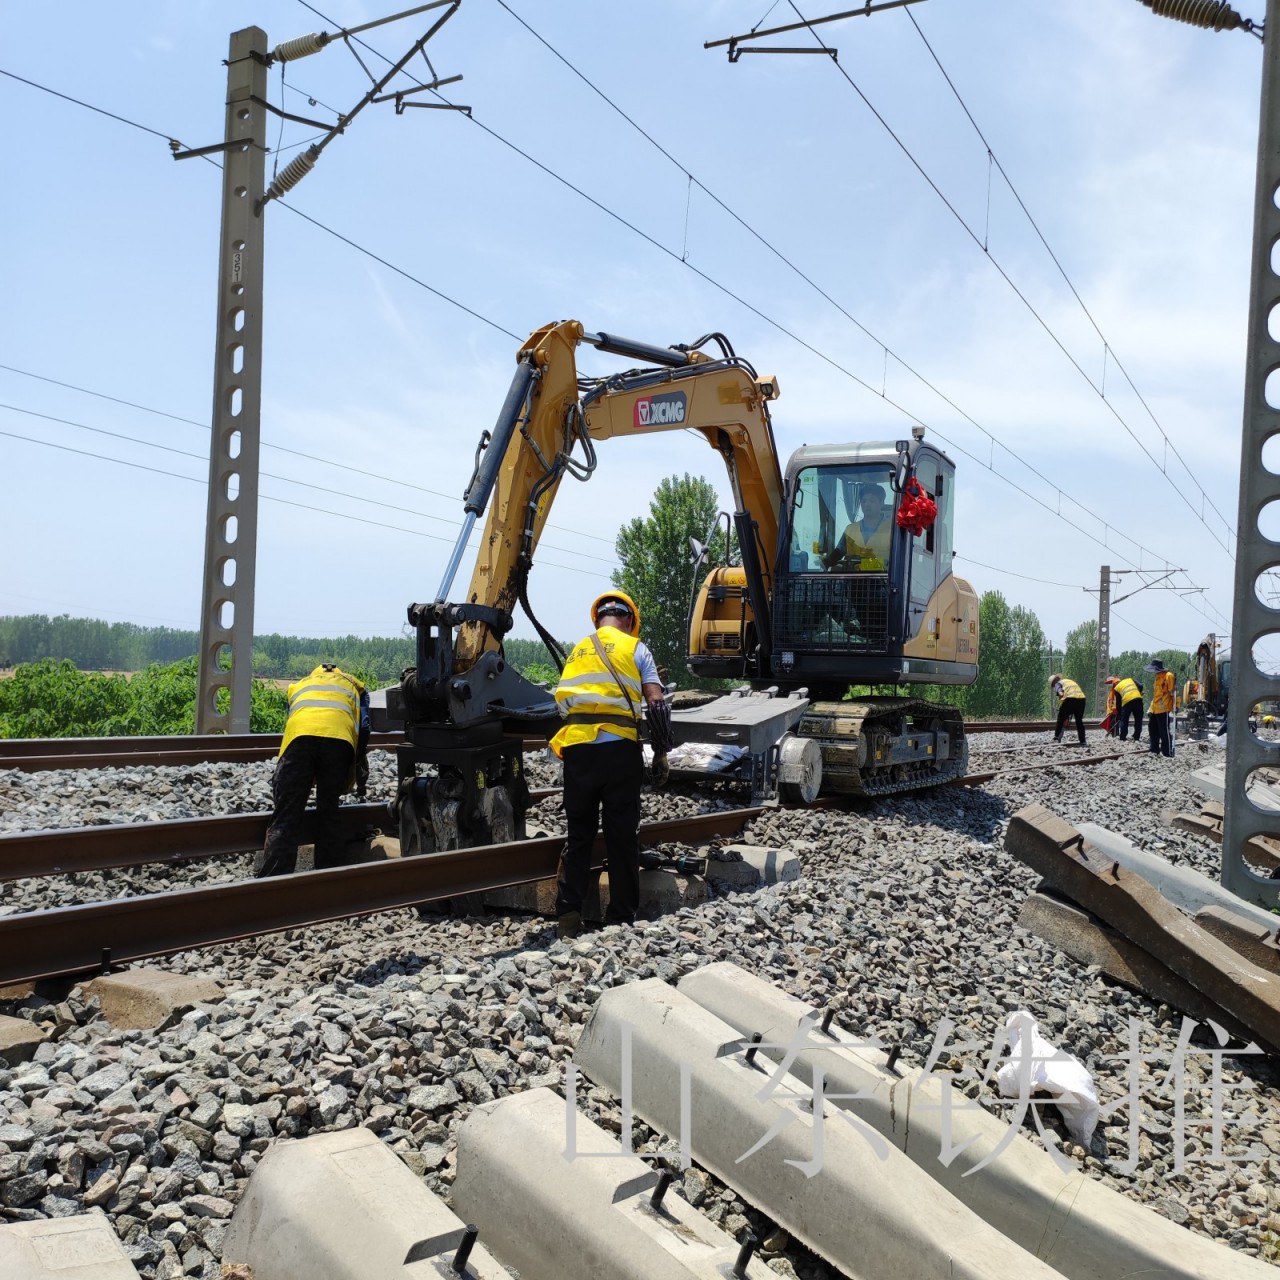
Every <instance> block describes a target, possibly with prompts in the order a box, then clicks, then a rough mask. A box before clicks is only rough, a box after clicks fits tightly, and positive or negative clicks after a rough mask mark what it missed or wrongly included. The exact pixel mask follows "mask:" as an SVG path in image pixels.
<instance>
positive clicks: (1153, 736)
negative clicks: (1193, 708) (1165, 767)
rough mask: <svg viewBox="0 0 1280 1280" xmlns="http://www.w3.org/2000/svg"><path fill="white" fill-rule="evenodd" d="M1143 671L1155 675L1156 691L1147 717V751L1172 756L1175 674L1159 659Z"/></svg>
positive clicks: (1154, 660) (1149, 663)
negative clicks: (1170, 722)
mask: <svg viewBox="0 0 1280 1280" xmlns="http://www.w3.org/2000/svg"><path fill="white" fill-rule="evenodd" d="M1142 669H1143V671H1150V672H1153V673H1154V674H1155V677H1156V683H1155V690H1154V691H1153V693H1152V694H1151V707H1150V710H1149V712H1148V716H1147V741H1148V742H1149V743H1150V744H1151V745H1150V746H1149V747H1148V748H1147V750H1148V751H1150V752H1151V754H1152V755H1157V754H1159V755H1162V756H1172V755H1173V744H1172V743H1171V742H1170V741H1169V717H1170V715H1172V714H1173V709H1174V702H1175V699H1174V692H1173V685H1174V679H1173V672H1172V671H1170V670H1168V669H1167V668H1166V667H1165V665H1164V663H1163V662H1161V661H1160V659H1159V658H1152V659H1151V661H1150V662H1148V663H1147V665H1146V666H1145V667H1143V668H1142Z"/></svg>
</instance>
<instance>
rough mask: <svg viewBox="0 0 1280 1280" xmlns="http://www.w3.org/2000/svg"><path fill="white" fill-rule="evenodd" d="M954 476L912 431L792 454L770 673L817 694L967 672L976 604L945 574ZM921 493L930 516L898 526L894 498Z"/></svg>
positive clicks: (941, 679)
mask: <svg viewBox="0 0 1280 1280" xmlns="http://www.w3.org/2000/svg"><path fill="white" fill-rule="evenodd" d="M954 480H955V465H954V464H953V463H952V462H951V460H950V459H949V458H948V457H947V456H946V455H945V454H944V453H942V452H941V451H940V450H938V449H936V448H934V447H933V446H932V445H929V444H925V443H924V442H923V440H922V439H920V438H915V439H912V440H910V441H896V442H888V441H876V442H869V443H865V444H845V445H821V446H817V447H808V446H806V447H805V448H801V449H798V450H796V452H795V453H794V454H792V456H791V460H790V461H789V462H788V464H787V470H786V477H785V497H784V510H783V520H782V523H781V530H780V546H779V554H778V558H777V575H776V578H777V580H776V582H775V584H774V592H773V616H772V643H771V646H770V649H771V652H770V655H769V669H768V675H769V677H770V678H772V679H774V680H777V681H779V682H781V683H782V684H783V686H784V687H790V686H797V685H803V686H805V687H807V688H809V690H810V691H811V692H812V693H814V695H815V696H818V697H840V696H842V694H843V692H844V690H845V689H847V688H848V686H849V685H850V684H890V683H892V684H912V683H929V684H968V683H970V682H971V681H972V680H973V679H974V677H975V675H976V671H977V668H976V649H977V644H976V636H977V599H976V596H975V595H974V593H973V592H972V590H971V589H970V588H969V587H968V584H966V583H963V582H960V581H957V580H955V579H954V578H953V575H952V572H951V559H952V531H953V527H954V524H953V522H954V510H955V503H954ZM921 498H923V499H926V500H927V501H928V502H929V503H932V504H933V507H934V508H936V511H935V512H932V513H931V514H930V517H929V518H928V520H927V523H925V524H924V525H923V527H919V528H918V529H913V528H911V527H904V525H903V523H900V522H899V520H898V514H899V511H900V510H901V509H902V507H903V503H904V501H905V502H908V503H912V502H915V503H918V502H919V501H920V499H921ZM971 636H972V637H973V643H972V644H970V637H971Z"/></svg>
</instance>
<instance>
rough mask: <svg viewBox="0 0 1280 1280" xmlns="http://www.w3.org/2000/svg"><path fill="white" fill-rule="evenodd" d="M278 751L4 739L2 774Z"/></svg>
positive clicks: (241, 739)
mask: <svg viewBox="0 0 1280 1280" xmlns="http://www.w3.org/2000/svg"><path fill="white" fill-rule="evenodd" d="M403 744H404V738H403V737H402V736H401V735H400V734H398V733H375V734H374V735H373V736H372V737H371V738H370V739H369V747H370V750H374V751H394V750H395V749H396V748H397V747H399V746H401V745H403ZM546 745H547V740H546V739H545V738H525V739H524V749H525V750H526V751H540V750H542V749H543V748H544V747H546ZM279 751H280V734H278V733H243V734H229V733H228V734H210V735H208V736H201V735H199V734H195V735H189V736H186V737H179V736H175V737H172V738H27V739H13V738H6V739H4V740H3V741H0V770H3V769H17V770H19V771H20V772H23V773H44V772H48V771H50V770H53V769H111V768H119V769H128V768H133V767H137V766H153V765H184V764H247V763H250V762H252V761H255V760H272V759H274V758H275V757H276V756H277V755H278V754H279Z"/></svg>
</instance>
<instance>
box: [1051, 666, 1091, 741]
mask: <svg viewBox="0 0 1280 1280" xmlns="http://www.w3.org/2000/svg"><path fill="white" fill-rule="evenodd" d="M1049 688H1050V690H1051V691H1052V692H1053V696H1054V697H1055V698H1057V699H1058V723H1057V726H1056V727H1055V728H1054V731H1053V740H1054V742H1061V741H1062V730H1063V728H1064V727H1065V726H1066V723H1067V720H1068V719H1074V720H1075V722H1076V732H1077V733H1078V734H1079V735H1080V745H1081V746H1082V747H1083V746H1084V745H1085V740H1084V690H1083V689H1082V688H1081V687H1080V686H1079V685H1078V684H1076V682H1075V681H1074V680H1072V679H1070V677H1068V676H1064V675H1063V674H1062V673H1061V672H1059V671H1055V672H1054V673H1053V675H1051V676H1050V677H1049Z"/></svg>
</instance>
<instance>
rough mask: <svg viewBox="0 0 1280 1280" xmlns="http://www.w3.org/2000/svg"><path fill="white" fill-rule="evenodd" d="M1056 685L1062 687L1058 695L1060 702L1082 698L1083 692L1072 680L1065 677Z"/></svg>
mask: <svg viewBox="0 0 1280 1280" xmlns="http://www.w3.org/2000/svg"><path fill="white" fill-rule="evenodd" d="M1058 683H1059V684H1060V685H1061V686H1062V692H1061V693H1060V694H1059V695H1058V700H1059V701H1060V702H1066V700H1067V699H1068V698H1083V697H1084V690H1083V689H1082V688H1081V687H1080V686H1079V685H1078V684H1076V682H1075V681H1074V680H1068V679H1067V677H1066V676H1063V677H1062V679H1061V680H1059V681H1058Z"/></svg>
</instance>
